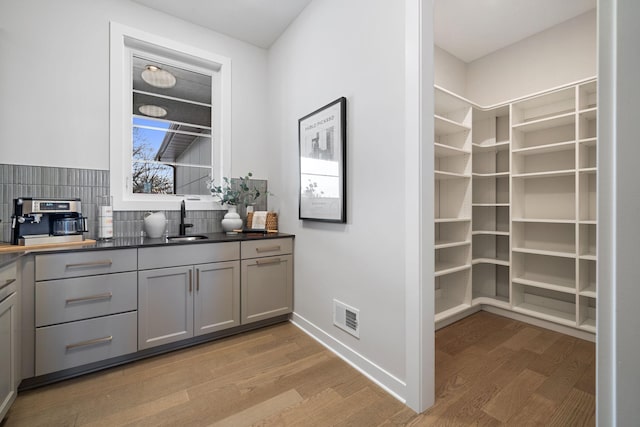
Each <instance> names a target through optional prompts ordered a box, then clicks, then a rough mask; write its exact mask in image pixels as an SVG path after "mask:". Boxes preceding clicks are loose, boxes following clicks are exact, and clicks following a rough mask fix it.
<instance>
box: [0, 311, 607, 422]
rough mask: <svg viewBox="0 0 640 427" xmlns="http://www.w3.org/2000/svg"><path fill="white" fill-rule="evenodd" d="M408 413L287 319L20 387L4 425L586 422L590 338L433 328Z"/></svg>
mask: <svg viewBox="0 0 640 427" xmlns="http://www.w3.org/2000/svg"><path fill="white" fill-rule="evenodd" d="M436 365H437V366H436V371H437V373H436V387H437V389H436V393H437V401H436V404H435V406H434V407H433V408H431V409H430V410H429V411H427V412H425V413H423V414H415V413H414V412H413V411H411V410H410V409H409V408H407V407H405V406H404V405H402V404H401V403H400V402H398V401H397V400H395V399H394V398H393V397H391V396H390V395H388V394H387V393H386V392H384V391H383V390H382V389H380V388H379V387H377V386H376V385H374V384H373V383H372V382H371V381H369V380H368V379H366V378H365V377H364V376H362V375H361V374H359V373H358V372H357V371H355V370H354V369H353V368H351V367H350V366H348V365H347V364H346V363H344V362H343V361H342V360H340V359H339V358H337V357H336V356H334V355H333V354H332V353H331V352H329V351H327V350H326V349H324V348H323V347H322V346H320V345H319V344H318V343H316V342H315V341H314V340H313V339H311V338H309V337H308V336H306V335H305V334H304V333H302V332H301V331H300V330H298V329H297V328H296V327H295V326H293V325H292V324H288V323H284V324H280V325H277V326H273V327H269V328H265V329H262V330H259V331H255V332H251V333H247V334H244V335H241V336H236V337H232V338H228V339H224V340H221V341H217V342H213V343H208V344H203V345H200V346H197V347H193V348H190V349H187V350H181V351H177V352H174V353H170V354H166V355H162V356H158V357H154V358H151V359H147V360H143V361H140V362H136V363H132V364H129V365H125V366H121V367H118V368H112V369H110V370H106V371H103V372H99V373H95V374H91V375H87V376H84V377H81V378H76V379H73V380H68V381H65V382H61V383H58V384H54V385H51V386H47V387H43V388H39V389H36V390H31V391H27V392H22V393H20V394H19V395H18V398H17V399H16V402H15V404H14V405H13V407H12V408H11V410H10V411H9V414H8V415H7V419H6V420H5V421H4V423H2V427H10V426H30V427H31V426H87V425H91V426H123V425H136V426H162V425H169V426H199V425H214V426H234V427H235V426H249V425H260V426H279V425H299V426H314V425H315V426H332V425H343V426H367V427H368V426H377V425H381V426H393V425H410V426H435V425H513V426H525V425H544V426H552V425H558V426H588V425H595V422H594V416H595V398H594V395H595V379H594V378H595V348H594V345H593V344H592V343H589V342H585V341H582V340H578V339H575V338H571V337H567V336H564V335H561V334H558V333H555V332H550V331H547V330H545V329H540V328H536V327H533V326H530V325H527V324H524V323H520V322H516V321H513V320H510V319H506V318H503V317H500V316H496V315H493V314H489V313H486V312H480V313H477V314H475V315H473V316H471V317H468V318H467V319H464V320H462V321H460V322H458V323H456V324H454V325H452V326H449V327H447V328H444V329H442V330H440V331H438V332H437V333H436Z"/></svg>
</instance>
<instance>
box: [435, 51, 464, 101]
mask: <svg viewBox="0 0 640 427" xmlns="http://www.w3.org/2000/svg"><path fill="white" fill-rule="evenodd" d="M433 65H434V70H433V71H434V81H435V84H437V85H438V86H440V87H443V88H445V89H447V90H450V91H451V92H454V93H457V94H458V95H460V96H463V97H466V93H467V64H466V63H465V62H464V61H462V60H460V59H458V58H456V57H455V56H453V55H451V54H450V53H449V52H447V51H446V50H444V49H442V48H439V47H438V46H434V48H433Z"/></svg>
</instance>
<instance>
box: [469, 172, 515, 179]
mask: <svg viewBox="0 0 640 427" xmlns="http://www.w3.org/2000/svg"><path fill="white" fill-rule="evenodd" d="M472 175H473V176H474V177H479V178H491V177H501V176H505V177H508V176H509V172H491V173H478V172H474V173H472Z"/></svg>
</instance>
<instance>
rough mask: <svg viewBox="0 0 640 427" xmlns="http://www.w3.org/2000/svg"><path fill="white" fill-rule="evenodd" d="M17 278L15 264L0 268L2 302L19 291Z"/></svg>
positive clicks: (0, 298) (0, 296)
mask: <svg viewBox="0 0 640 427" xmlns="http://www.w3.org/2000/svg"><path fill="white" fill-rule="evenodd" d="M16 278H17V272H16V263H15V262H12V263H11V264H9V265H6V266H4V267H2V268H0V301H2V300H3V299H5V298H6V297H8V296H9V295H11V294H12V293H14V292H15V291H16V290H17V288H18V284H17V283H16Z"/></svg>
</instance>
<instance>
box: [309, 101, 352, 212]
mask: <svg viewBox="0 0 640 427" xmlns="http://www.w3.org/2000/svg"><path fill="white" fill-rule="evenodd" d="M298 150H299V151H298V153H299V166H300V169H299V171H300V182H299V183H300V191H299V204H298V218H299V219H301V220H308V221H320V222H336V223H346V222H347V208H346V196H347V179H346V176H347V166H346V153H347V98H345V97H341V98H338V99H336V100H335V101H332V102H330V103H329V104H327V105H325V106H323V107H321V108H319V109H317V110H316V111H314V112H312V113H310V114H307V115H306V116H304V117H302V118H301V119H299V120H298Z"/></svg>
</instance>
